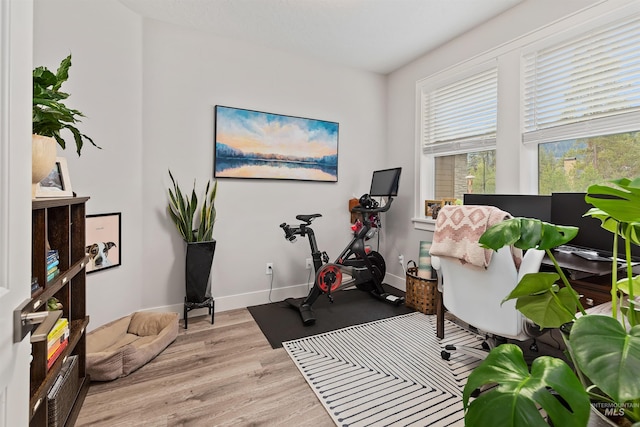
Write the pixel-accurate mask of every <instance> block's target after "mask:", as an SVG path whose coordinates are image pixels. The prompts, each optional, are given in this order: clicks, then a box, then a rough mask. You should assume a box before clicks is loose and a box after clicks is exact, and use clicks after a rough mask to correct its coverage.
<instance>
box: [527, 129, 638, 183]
mask: <svg viewBox="0 0 640 427" xmlns="http://www.w3.org/2000/svg"><path fill="white" fill-rule="evenodd" d="M620 153H624V155H621V154H620ZM637 176H640V132H624V133H618V134H614V135H601V136H594V137H589V138H578V139H571V140H565V141H559V142H547V143H544V144H539V145H538V192H539V193H540V194H551V193H552V192H583V191H585V190H586V189H587V187H589V185H591V184H596V183H601V182H603V181H608V180H613V179H618V178H623V177H625V178H634V177H637Z"/></svg>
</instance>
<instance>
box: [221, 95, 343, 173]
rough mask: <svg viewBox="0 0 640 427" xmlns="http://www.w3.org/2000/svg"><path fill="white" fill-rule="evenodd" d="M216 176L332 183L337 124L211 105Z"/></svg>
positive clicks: (335, 166)
mask: <svg viewBox="0 0 640 427" xmlns="http://www.w3.org/2000/svg"><path fill="white" fill-rule="evenodd" d="M214 176H215V177H216V178H266V179H295V180H302V181H329V182H337V181H338V123H334V122H328V121H324V120H314V119H305V118H302V117H294V116H283V115H280V114H272V113H263V112H260V111H253V110H244V109H240V108H231V107H223V106H220V105H216V107H215V158H214Z"/></svg>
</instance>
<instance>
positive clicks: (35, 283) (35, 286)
mask: <svg viewBox="0 0 640 427" xmlns="http://www.w3.org/2000/svg"><path fill="white" fill-rule="evenodd" d="M41 287H42V286H40V283H38V278H37V277H32V278H31V293H32V294H33V293H34V292H36V291H37V290H38V289H40V288H41Z"/></svg>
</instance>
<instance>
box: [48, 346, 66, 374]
mask: <svg viewBox="0 0 640 427" xmlns="http://www.w3.org/2000/svg"><path fill="white" fill-rule="evenodd" d="M68 344H69V340H68V339H66V340H65V341H63V342H62V344H60V345H59V346H58V348H57V349H56V351H55V352H54V353H53V354H52V355H51V357H49V358H48V359H47V369H51V367H52V366H53V364H54V363H56V360H58V357H60V355H61V354H62V352H63V351H64V349H65V348H67V345H68Z"/></svg>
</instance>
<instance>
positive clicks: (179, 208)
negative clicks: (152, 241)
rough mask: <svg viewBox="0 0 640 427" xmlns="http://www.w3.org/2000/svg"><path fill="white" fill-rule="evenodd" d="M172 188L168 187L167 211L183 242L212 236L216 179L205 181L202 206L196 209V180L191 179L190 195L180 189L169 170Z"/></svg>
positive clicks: (201, 240) (209, 238) (201, 239)
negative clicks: (191, 188)
mask: <svg viewBox="0 0 640 427" xmlns="http://www.w3.org/2000/svg"><path fill="white" fill-rule="evenodd" d="M169 176H170V177H171V182H172V184H173V188H169V204H168V205H167V212H168V213H169V216H170V217H171V220H172V221H173V223H174V224H175V226H176V228H177V229H178V233H180V236H182V239H183V240H184V241H185V242H207V241H210V240H212V238H213V226H214V224H215V222H216V208H215V198H216V193H217V191H218V181H216V180H214V182H213V186H211V180H209V181H207V187H206V188H205V190H204V198H203V202H202V207H201V208H200V209H199V210H198V196H197V195H196V181H195V179H194V180H193V190H191V197H188V195H187V194H186V193H183V192H182V190H180V186H179V185H178V183H177V181H176V180H175V179H174V178H173V174H171V171H170V170H169Z"/></svg>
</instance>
